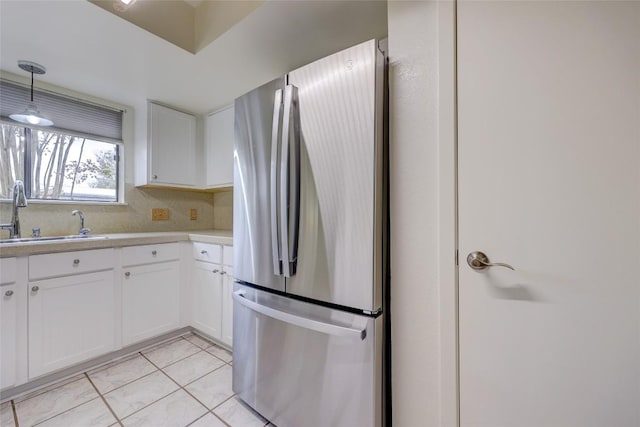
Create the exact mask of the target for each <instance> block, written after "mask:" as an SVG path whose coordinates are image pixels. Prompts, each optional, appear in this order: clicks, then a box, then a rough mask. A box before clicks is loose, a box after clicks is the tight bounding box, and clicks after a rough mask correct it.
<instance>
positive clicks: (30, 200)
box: [0, 199, 129, 208]
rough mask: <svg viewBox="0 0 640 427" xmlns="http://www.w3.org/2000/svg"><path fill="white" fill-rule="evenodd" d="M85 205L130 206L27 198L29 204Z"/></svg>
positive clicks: (115, 203) (114, 203)
mask: <svg viewBox="0 0 640 427" xmlns="http://www.w3.org/2000/svg"><path fill="white" fill-rule="evenodd" d="M0 203H7V204H12V203H13V201H12V200H11V199H0ZM30 204H34V205H83V206H129V204H128V203H127V202H91V201H82V200H42V199H27V208H28V205H30Z"/></svg>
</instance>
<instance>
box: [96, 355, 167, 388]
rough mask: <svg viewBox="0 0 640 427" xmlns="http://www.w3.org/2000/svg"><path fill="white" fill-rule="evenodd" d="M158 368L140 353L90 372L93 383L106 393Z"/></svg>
mask: <svg viewBox="0 0 640 427" xmlns="http://www.w3.org/2000/svg"><path fill="white" fill-rule="evenodd" d="M156 369H157V368H156V367H155V366H153V364H151V363H150V362H149V361H148V360H147V359H145V358H144V357H142V356H140V355H139V354H138V355H136V356H134V357H133V358H129V359H127V360H124V361H120V362H118V363H114V364H110V365H108V366H106V367H102V368H100V369H98V370H96V371H92V372H91V373H89V378H91V381H93V384H94V385H95V386H96V388H97V389H98V390H99V391H100V393H102V394H104V393H107V392H109V391H111V390H113V389H116V388H118V387H121V386H123V385H125V384H128V383H130V382H132V381H135V380H137V379H138V378H141V377H143V376H145V375H147V374H150V373H151V372H153V371H155V370H156Z"/></svg>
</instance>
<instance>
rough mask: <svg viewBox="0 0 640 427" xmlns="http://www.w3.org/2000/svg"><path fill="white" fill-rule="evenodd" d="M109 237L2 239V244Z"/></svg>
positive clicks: (78, 236)
mask: <svg viewBox="0 0 640 427" xmlns="http://www.w3.org/2000/svg"><path fill="white" fill-rule="evenodd" d="M107 238H108V237H107V236H85V235H81V234H74V235H71V236H51V237H22V238H19V239H0V244H5V243H35V242H52V241H53V242H55V241H60V240H104V239H107Z"/></svg>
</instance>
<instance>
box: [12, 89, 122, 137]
mask: <svg viewBox="0 0 640 427" xmlns="http://www.w3.org/2000/svg"><path fill="white" fill-rule="evenodd" d="M33 98H34V102H35V104H36V105H37V106H38V109H39V110H40V113H42V114H43V115H44V116H46V117H47V118H49V119H51V120H52V121H53V126H51V127H50V128H49V129H56V130H58V131H61V132H67V133H75V134H80V135H85V136H89V137H95V138H98V139H110V140H114V141H122V111H121V110H116V109H113V108H109V107H103V106H99V105H95V104H90V103H87V102H83V101H80V100H77V99H74V98H67V97H64V96H62V95H57V94H53V93H51V92H45V91H40V90H37V89H34V94H33ZM30 100H31V88H30V87H29V86H22V85H19V84H16V83H13V82H9V81H6V80H0V116H1V117H2V119H4V120H6V121H7V122H13V123H15V122H14V121H13V120H11V119H10V118H9V115H10V114H14V113H18V112H21V111H23V110H24V109H25V108H26V106H27V103H29V101H30Z"/></svg>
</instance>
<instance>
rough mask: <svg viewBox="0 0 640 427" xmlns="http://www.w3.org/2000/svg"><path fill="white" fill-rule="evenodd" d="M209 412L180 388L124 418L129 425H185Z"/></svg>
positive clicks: (124, 422)
mask: <svg viewBox="0 0 640 427" xmlns="http://www.w3.org/2000/svg"><path fill="white" fill-rule="evenodd" d="M206 412H207V408H205V407H204V406H202V405H201V404H200V403H198V402H197V401H196V400H195V399H194V398H192V397H191V396H189V395H188V394H187V393H186V392H185V391H184V390H178V391H176V392H175V393H172V394H170V395H169V396H167V397H164V398H163V399H161V400H159V401H157V402H155V403H153V404H152V405H149V406H147V407H146V408H144V409H142V410H141V411H139V412H136V413H135V414H133V415H131V416H129V417H127V418H125V419H123V420H122V424H124V425H125V426H126V427H129V426H132V427H134V426H185V425H187V424H189V423H190V422H192V421H194V420H196V419H197V418H198V417H200V416H202V415H203V414H204V413H206Z"/></svg>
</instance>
